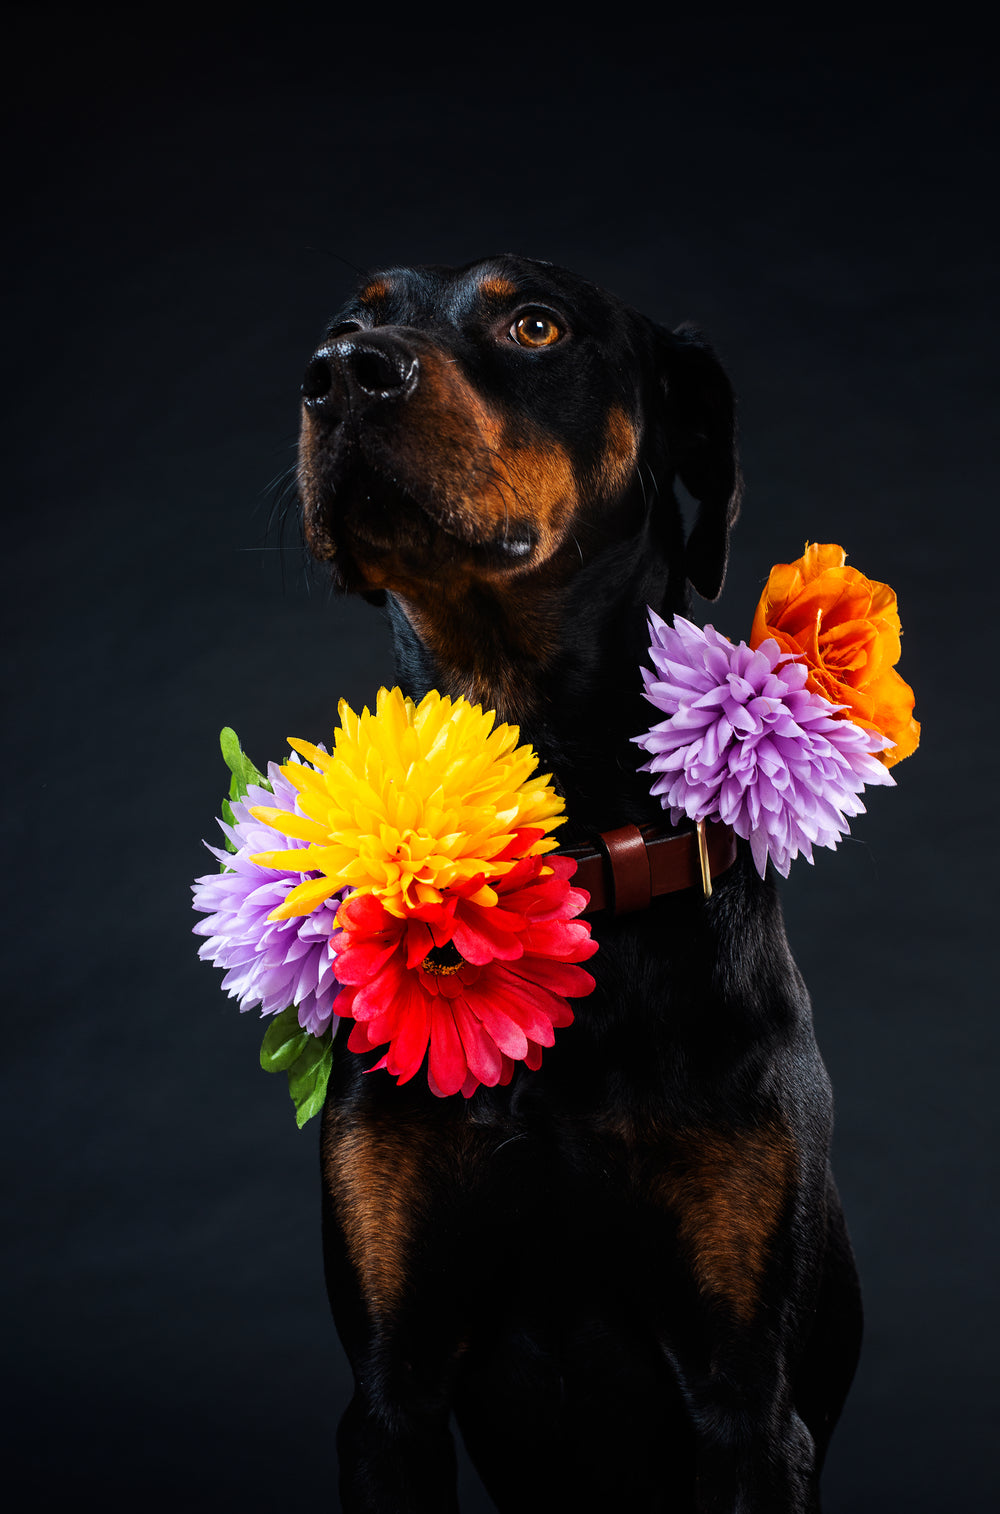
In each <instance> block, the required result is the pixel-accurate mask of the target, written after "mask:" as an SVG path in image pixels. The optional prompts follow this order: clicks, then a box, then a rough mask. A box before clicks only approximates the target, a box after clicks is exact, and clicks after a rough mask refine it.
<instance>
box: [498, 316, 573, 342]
mask: <svg viewBox="0 0 1000 1514" xmlns="http://www.w3.org/2000/svg"><path fill="white" fill-rule="evenodd" d="M510 336H511V341H514V342H517V344H518V346H520V347H551V346H552V343H553V342H558V340H559V338H560V337H561V336H562V330H561V328H560V327H559V326H558V325H557V324H556V322H555V321H554V320H553V319H552V317H551V316H550V315H546V314H545V312H544V311H543V310H531V311H529V312H528V313H527V314H525V315H519V316H518V318H517V320H516V321H515V322H514V324H513V326H512V327H511V328H510Z"/></svg>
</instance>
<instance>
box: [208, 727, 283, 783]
mask: <svg viewBox="0 0 1000 1514" xmlns="http://www.w3.org/2000/svg"><path fill="white" fill-rule="evenodd" d="M219 745H220V747H221V748H222V757H223V761H224V762H225V764H226V767H227V768H228V769H229V771H230V772H231V773H232V775H233V776H232V778H231V779H230V781H229V797H230V799H242V798H243V795H244V794H245V793H246V791H247V789H248V788H249V787H250V785H251V783H259V784H260V786H261V788H265V789H267V790H268V791H270V788H271V785H270V784H269V783H268V781H267V779H266V778H265V777H264V774H263V773H262V772H261V771H260V769H259V768H256V767H254V765H253V763H252V762H251V761H250V758H249V757H248V756H247V754H246V752H244V750H243V748H242V747H241V746H240V742H239V737H238V736H237V734H236V732H235V731H234V730H233V728H232V726H228V725H224V726H223V727H222V730H221V731H220V732H219Z"/></svg>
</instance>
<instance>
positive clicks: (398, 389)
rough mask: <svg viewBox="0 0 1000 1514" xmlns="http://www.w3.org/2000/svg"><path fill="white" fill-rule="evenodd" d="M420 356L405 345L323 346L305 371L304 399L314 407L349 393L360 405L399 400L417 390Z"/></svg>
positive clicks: (348, 343) (386, 342) (352, 341)
mask: <svg viewBox="0 0 1000 1514" xmlns="http://www.w3.org/2000/svg"><path fill="white" fill-rule="evenodd" d="M419 372H420V364H419V362H418V360H417V357H416V355H415V354H414V353H413V352H411V351H410V350H409V348H408V347H406V346H404V345H403V344H402V343H401V342H397V341H389V340H386V339H384V338H383V339H382V340H379V339H377V338H368V339H366V340H364V341H358V340H356V339H345V340H341V341H338V342H331V343H330V344H329V345H328V346H326V347H321V348H320V350H319V352H317V353H316V355H315V357H313V359H312V361H311V362H310V364H309V366H308V368H307V369H306V371H305V376H304V378H303V380H302V397H303V399H304V400H305V402H306V404H307V405H309V406H310V407H316V406H319V405H322V404H324V403H325V402H326V401H327V400H330V399H332V398H335V397H337V396H338V395H339V394H346V395H347V396H348V397H350V398H351V399H354V400H355V401H357V402H358V403H360V404H370V403H371V402H372V401H374V400H389V399H398V398H401V397H402V396H403V395H406V394H409V393H410V392H411V390H412V389H413V388H414V386H415V384H416V382H417V378H418V375H419Z"/></svg>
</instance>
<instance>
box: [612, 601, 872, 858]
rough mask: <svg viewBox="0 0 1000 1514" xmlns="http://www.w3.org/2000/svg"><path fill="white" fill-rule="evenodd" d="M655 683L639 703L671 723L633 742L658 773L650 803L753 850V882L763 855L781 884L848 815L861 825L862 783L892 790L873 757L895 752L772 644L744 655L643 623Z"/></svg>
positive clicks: (709, 633) (680, 624) (661, 624)
mask: <svg viewBox="0 0 1000 1514" xmlns="http://www.w3.org/2000/svg"><path fill="white" fill-rule="evenodd" d="M649 625H650V631H651V634H652V645H651V646H650V649H649V653H650V658H651V660H652V663H653V666H654V667H655V669H656V672H655V673H651V672H649V671H648V669H646V668H643V670H642V676H643V681H644V683H645V686H646V691H645V692H646V698H647V699H648V700H649V702H650V703H651V704H653V705H655V706H656V708H657V709H658V710H662V711H663V713H664V714H665V715H669V716H670V719H669V720H664V721H661V722H660V724H659V725H654V726H653V728H652V729H651V730H650V731H648V732H647V733H646V734H645V735H644V736H636V737H634V738H633V739H634V740H635V741H636V742H637V743H638V744H639V746H641V747H642V748H643V749H644V750H645V751H646V752H648V753H649V754H650V760H649V761H648V762H645V763H643V764H642V770H643V771H644V772H649V773H657V774H659V777H658V778H657V780H656V782H655V783H654V784H653V785H652V792H653V793H654V794H656V795H658V796H659V799H660V803H661V804H662V805H663V808H664V809H669V810H670V819H671V821H672V822H673V824H675V825H676V824H677V822H678V820H680V818H681V816H682V815H686V816H687V817H688V818H689V819H690V820H694V821H698V820H722V821H725V823H726V824H727V825H731V826H732V828H733V830H734V831H735V832H736V834H737V836H742V837H743V839H744V840H748V841H749V842H750V848H751V850H752V852H753V859H754V862H755V863H756V865H757V871H758V872H759V873H760V875H761V877H763V876H764V870H765V868H766V866H767V859H768V856H770V858H771V860H772V862H773V863H774V866H775V867H776V868H777V870H778V872H779V873H781V874H782V876H783V877H786V878H787V876H788V869H789V867H790V865H791V863H792V861H793V860H794V858H795V857H797V856H798V854H799V853H800V852H801V853H802V854H803V856H804V857H806V858H808V860H809V861H810V862H811V861H812V860H813V858H812V848H813V847H814V846H829V847H835V846H837V844H838V843H839V841H840V838H841V837H842V836H846V835H847V834H848V832H849V826H848V824H847V819H846V817H847V816H850V815H863V814H864V811H865V807H864V805H863V804H862V803H861V801H860V799H859V798H858V795H859V794H860V793H861V790H862V789H863V788H864V786H865V784H866V783H882V784H886V783H888V784H892V783H894V782H895V780H894V779H893V777H892V775H891V774H890V773H889V771H888V769H887V768H886V767H885V765H884V763H881V762H879V761H878V759H877V758H875V757H873V756H872V755H871V753H872V752H873V751H881V750H882V748H883V747H885V746H891V745H892V743H891V742H889V741H887V740H886V739H885V738H884V737H881V736H878V735H876V734H875V733H874V732H872V731H864V730H862V729H861V728H860V727H859V726H856V725H854V724H853V723H852V722H851V721H849V720H845V719H843V718H839V719H838V718H837V715H836V712H837V711H838V710H840V709H843V708H844V706H843V705H834V704H831V703H830V702H829V700H827V699H824V698H823V697H822V695H819V694H814V693H812V691H811V690H810V689H807V688H806V686H805V685H806V678H807V677H808V668H807V667H806V664H805V663H804V662H801V661H798V660H796V659H795V658H790V657H789V656H788V653H787V652H783V651H782V650H781V648H780V647H779V646H778V644H777V642H776V641H770V640H769V641H765V642H762V643H761V645H760V646H759V647H758V648H757V649H756V651H751V650H750V648H749V647H748V646H747V644H746V642H745V641H741V642H740V644H739V646H734V645H733V644H732V642H730V641H728V640H727V639H726V637H725V636H721V635H720V634H719V632H718V631H716V630H714V629H713V627H712V626H706V627H705V629H704V630H703V631H700V630H699V629H698V627H697V626H694V625H692V624H691V622H690V621H688V620H684V619H682V618H681V617H680V616H678V617H676V619H675V621H674V624H673V626H672V627H671V626H668V625H667V624H666V622H665V621H663V620H661V619H660V617H659V616H658V615H657V614H656V613H655V612H654V611H652V610H650V612H649Z"/></svg>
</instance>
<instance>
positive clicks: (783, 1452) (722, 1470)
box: [658, 1124, 822, 1514]
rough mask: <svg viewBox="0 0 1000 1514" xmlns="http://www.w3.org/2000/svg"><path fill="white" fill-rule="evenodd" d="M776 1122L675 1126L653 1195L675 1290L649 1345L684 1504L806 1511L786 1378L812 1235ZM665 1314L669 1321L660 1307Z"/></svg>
mask: <svg viewBox="0 0 1000 1514" xmlns="http://www.w3.org/2000/svg"><path fill="white" fill-rule="evenodd" d="M800 1185H801V1174H800V1166H799V1161H798V1158H797V1154H796V1147H795V1142H794V1140H793V1139H792V1137H791V1135H790V1134H789V1132H788V1131H787V1130H786V1129H784V1128H782V1127H781V1125H780V1124H774V1125H767V1124H763V1125H760V1126H758V1127H757V1128H756V1129H743V1130H741V1131H740V1132H739V1133H738V1134H735V1133H733V1134H730V1133H725V1132H721V1131H712V1132H701V1133H697V1134H696V1133H689V1134H687V1135H686V1136H685V1137H682V1138H681V1140H680V1141H679V1142H678V1144H677V1146H676V1147H675V1148H674V1152H673V1154H672V1156H671V1158H670V1160H669V1161H668V1162H667V1163H666V1164H665V1167H664V1170H663V1171H662V1174H661V1178H660V1182H659V1185H658V1191H659V1195H660V1198H661V1200H663V1199H666V1201H667V1205H668V1208H669V1211H670V1217H671V1220H672V1222H673V1225H674V1226H675V1227H676V1228H675V1229H674V1231H673V1244H674V1246H676V1253H675V1254H676V1255H677V1256H678V1260H679V1261H680V1263H681V1266H682V1269H683V1271H684V1273H685V1274H686V1281H685V1286H684V1288H683V1289H682V1291H681V1294H680V1296H679V1297H678V1298H677V1299H676V1300H674V1302H673V1304H672V1306H668V1311H664V1312H663V1313H662V1314H661V1318H662V1320H663V1332H662V1335H661V1343H662V1346H663V1349H664V1351H665V1353H666V1355H667V1356H668V1358H669V1360H670V1362H671V1365H672V1366H673V1369H674V1371H675V1374H676V1376H677V1379H678V1382H679V1384H680V1386H681V1389H682V1392H683V1394H684V1397H685V1400H686V1402H687V1406H688V1413H689V1416H690V1421H691V1424H692V1427H693V1429H694V1432H695V1443H696V1481H697V1501H696V1507H697V1510H698V1514H816V1511H818V1509H819V1494H818V1473H819V1465H818V1463H819V1460H820V1458H819V1457H818V1455H817V1448H816V1444H815V1442H814V1439H813V1433H812V1430H811V1429H810V1427H809V1426H808V1425H807V1424H806V1423H805V1421H804V1419H803V1417H802V1416H801V1415H800V1413H799V1407H800V1406H799V1405H798V1404H797V1402H796V1391H795V1377H796V1372H797V1370H798V1366H799V1362H800V1360H801V1356H802V1351H803V1338H802V1336H803V1330H804V1324H803V1322H804V1320H805V1319H806V1318H807V1317H808V1316H809V1315H810V1313H811V1311H812V1309H813V1307H814V1304H815V1299H816V1290H817V1279H818V1266H819V1261H818V1255H819V1256H821V1250H822V1243H821V1241H820V1240H819V1238H818V1237H817V1236H816V1234H815V1228H814V1224H813V1222H812V1219H811V1216H812V1215H813V1214H817V1213H818V1215H819V1216H821V1200H816V1199H815V1196H814V1198H813V1201H812V1202H810V1203H808V1204H807V1203H805V1202H804V1200H803V1194H802V1190H801V1186H800ZM668 1313H669V1317H668Z"/></svg>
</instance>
